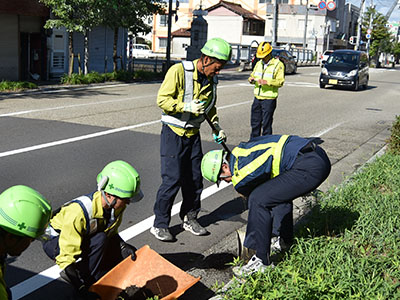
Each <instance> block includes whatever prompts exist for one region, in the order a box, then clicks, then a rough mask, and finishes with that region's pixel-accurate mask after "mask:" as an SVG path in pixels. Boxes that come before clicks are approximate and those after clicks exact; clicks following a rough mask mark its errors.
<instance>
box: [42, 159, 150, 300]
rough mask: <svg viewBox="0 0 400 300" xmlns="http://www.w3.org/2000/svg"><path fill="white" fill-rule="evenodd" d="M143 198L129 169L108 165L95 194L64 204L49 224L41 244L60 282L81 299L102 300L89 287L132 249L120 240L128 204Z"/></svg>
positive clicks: (118, 164) (124, 165) (119, 163)
mask: <svg viewBox="0 0 400 300" xmlns="http://www.w3.org/2000/svg"><path fill="white" fill-rule="evenodd" d="M141 198H143V193H142V192H141V190H140V178H139V174H138V173H137V172H136V170H135V169H134V168H133V167H132V166H131V165H130V164H128V163H126V162H124V161H121V160H117V161H113V162H111V163H109V164H108V165H106V166H105V167H104V169H103V170H102V171H101V172H100V174H99V175H98V176H97V191H96V192H94V193H92V194H89V195H85V196H81V197H79V198H76V199H74V200H71V201H69V202H67V203H65V204H64V205H63V206H62V207H61V208H60V209H59V210H58V212H57V211H56V212H54V216H53V217H52V218H51V220H50V226H49V227H48V228H47V230H46V234H47V236H46V237H47V238H48V240H47V241H46V242H44V243H43V249H44V251H45V252H46V254H47V255H48V256H49V257H50V258H51V259H54V260H55V261H56V263H57V264H58V266H59V267H60V268H61V269H62V271H61V274H60V275H61V277H62V278H63V279H64V280H66V281H67V282H69V283H70V284H71V285H72V286H74V287H75V289H76V290H77V292H78V295H79V296H80V297H82V298H84V299H100V297H99V296H98V295H97V294H95V293H92V292H90V291H88V289H89V287H90V286H91V285H92V284H93V283H94V282H96V281H97V280H98V279H100V278H101V277H102V276H103V275H104V274H105V273H107V272H108V271H109V270H111V269H112V268H113V267H114V266H115V265H117V264H118V263H119V262H121V261H122V260H123V259H124V258H126V257H128V256H131V257H132V259H135V258H136V256H135V252H136V248H135V247H133V246H131V245H129V244H127V243H125V241H124V240H122V238H121V237H120V236H119V234H118V227H119V226H120V224H121V221H122V215H123V212H124V210H125V208H126V205H128V204H129V203H130V202H133V201H139V200H140V199H141Z"/></svg>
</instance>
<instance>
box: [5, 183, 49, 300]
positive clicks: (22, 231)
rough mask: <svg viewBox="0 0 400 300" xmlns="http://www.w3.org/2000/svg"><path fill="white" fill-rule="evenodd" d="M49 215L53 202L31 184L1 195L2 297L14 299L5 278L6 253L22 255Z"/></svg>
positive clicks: (17, 187)
mask: <svg viewBox="0 0 400 300" xmlns="http://www.w3.org/2000/svg"><path fill="white" fill-rule="evenodd" d="M50 216H51V206H50V204H49V203H48V202H47V200H46V199H45V198H44V197H43V196H42V195H41V194H39V193H38V192H37V191H35V190H34V189H32V188H30V187H27V186H24V185H16V186H13V187H10V188H8V189H7V190H5V191H4V192H3V193H2V194H1V195H0V299H2V300H6V299H11V291H10V290H9V289H8V288H7V287H6V283H5V281H4V269H5V259H6V257H7V255H11V256H20V255H21V254H22V252H24V251H25V250H26V249H27V248H28V247H29V245H30V244H31V242H32V241H33V240H34V239H36V238H37V237H39V236H41V235H42V234H43V232H44V230H45V229H46V227H47V224H48V223H49V220H50Z"/></svg>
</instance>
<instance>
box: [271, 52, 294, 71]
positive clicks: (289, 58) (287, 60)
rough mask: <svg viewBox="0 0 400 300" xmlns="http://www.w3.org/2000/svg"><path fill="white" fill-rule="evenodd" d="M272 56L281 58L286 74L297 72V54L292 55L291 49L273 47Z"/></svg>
mask: <svg viewBox="0 0 400 300" xmlns="http://www.w3.org/2000/svg"><path fill="white" fill-rule="evenodd" d="M272 56H273V57H276V58H279V60H280V61H281V62H283V64H284V65H285V73H286V74H295V73H296V72H297V61H296V59H295V58H296V56H294V55H292V53H290V52H289V51H287V50H284V49H272Z"/></svg>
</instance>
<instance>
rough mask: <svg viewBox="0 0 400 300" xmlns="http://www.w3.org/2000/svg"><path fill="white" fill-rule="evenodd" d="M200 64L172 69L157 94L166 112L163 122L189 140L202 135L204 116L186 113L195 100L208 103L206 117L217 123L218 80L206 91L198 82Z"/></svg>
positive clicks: (173, 67)
mask: <svg viewBox="0 0 400 300" xmlns="http://www.w3.org/2000/svg"><path fill="white" fill-rule="evenodd" d="M197 62H198V60H195V61H193V62H183V63H179V64H175V65H173V66H172V67H171V68H170V69H169V70H168V72H167V74H166V76H165V78H164V81H163V83H162V84H161V87H160V89H159V91H158V96H157V104H158V106H159V107H160V108H161V109H162V110H163V113H162V116H161V121H162V122H163V123H164V124H167V125H169V126H170V127H171V129H172V130H173V131H174V132H175V133H176V134H178V135H180V136H183V135H186V136H188V137H190V136H192V135H194V134H197V133H198V132H199V128H200V124H201V123H202V122H203V121H204V116H202V115H195V114H191V113H187V112H184V111H183V108H184V105H185V103H189V102H190V101H192V100H193V99H197V100H199V101H205V102H206V110H205V111H206V113H207V114H208V116H209V117H210V119H211V121H212V122H215V121H218V118H217V110H216V108H215V102H216V87H217V83H218V79H217V76H214V77H212V78H209V79H210V82H209V83H208V84H206V85H204V86H203V87H202V86H201V84H200V83H199V82H198V81H197V80H198V71H197Z"/></svg>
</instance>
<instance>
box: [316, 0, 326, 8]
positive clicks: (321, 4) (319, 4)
mask: <svg viewBox="0 0 400 300" xmlns="http://www.w3.org/2000/svg"><path fill="white" fill-rule="evenodd" d="M318 8H319V9H325V8H326V2H325V1H320V2H319V3H318Z"/></svg>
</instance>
